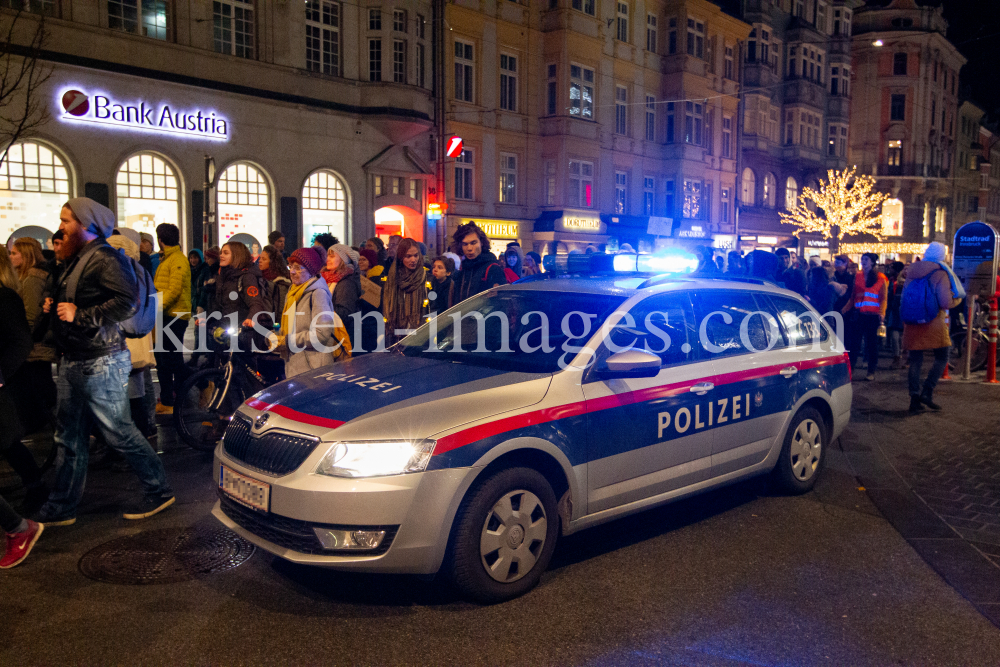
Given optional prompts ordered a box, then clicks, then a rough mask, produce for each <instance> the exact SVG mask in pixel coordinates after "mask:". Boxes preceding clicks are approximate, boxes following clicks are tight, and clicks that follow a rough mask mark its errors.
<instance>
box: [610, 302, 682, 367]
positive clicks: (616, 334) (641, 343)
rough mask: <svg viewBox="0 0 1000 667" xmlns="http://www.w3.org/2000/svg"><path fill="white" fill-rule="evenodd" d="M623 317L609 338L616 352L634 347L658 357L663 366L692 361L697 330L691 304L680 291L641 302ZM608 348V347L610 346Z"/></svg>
mask: <svg viewBox="0 0 1000 667" xmlns="http://www.w3.org/2000/svg"><path fill="white" fill-rule="evenodd" d="M628 314H629V316H630V317H631V319H627V318H622V319H621V320H620V321H619V322H618V325H617V326H616V327H614V328H613V329H612V330H611V332H610V335H609V337H608V339H609V342H610V343H613V344H614V346H615V347H614V348H612V349H611V350H609V351H615V349H618V350H621V349H627V348H630V347H632V348H637V349H640V350H646V351H647V352H651V353H653V354H655V355H657V356H659V357H660V359H661V360H662V362H663V365H664V366H676V365H679V364H684V363H687V362H689V361H693V360H694V359H696V358H697V354H698V328H697V326H695V322H694V315H693V313H692V311H691V301H690V299H689V298H688V295H687V294H686V293H683V292H672V293H668V294H658V295H656V296H652V297H650V298H648V299H644V300H643V301H641V302H640V303H638V304H636V306H635V307H634V308H632V310H630V311H629V313H628ZM609 347H611V346H610V345H609Z"/></svg>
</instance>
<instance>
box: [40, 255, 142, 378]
mask: <svg viewBox="0 0 1000 667" xmlns="http://www.w3.org/2000/svg"><path fill="white" fill-rule="evenodd" d="M93 245H97V246H99V247H98V248H97V250H96V251H95V252H94V253H93V254H92V255H91V256H90V258H89V259H88V260H87V264H86V266H85V267H84V269H83V274H82V275H81V276H80V282H79V283H77V286H76V299H75V300H74V301H75V303H76V306H77V308H76V317H75V318H74V319H73V321H72V322H64V321H62V320H61V319H59V316H58V315H57V314H56V307H57V305H58V304H59V303H60V302H63V301H66V282H67V280H68V279H69V276H70V274H72V273H73V269H74V268H75V267H76V263H77V262H78V261H79V260H80V257H82V256H83V255H84V254H85V253H86V252H87V250H88V249H89V248H90V247H91V246H93ZM138 290H139V286H138V283H137V282H136V277H135V272H133V271H132V267H131V266H130V265H129V264H128V263H127V259H126V257H125V256H124V255H122V254H121V253H120V252H118V251H117V250H115V249H114V248H112V247H111V246H109V245H108V242H107V241H105V240H104V239H103V238H97V239H94V240H93V241H91V242H90V243H88V244H87V245H85V246H84V247H83V248H81V249H80V252H79V254H77V256H76V257H74V258H73V259H72V260H70V261H69V262H67V264H66V268H65V270H63V272H62V274H61V275H60V276H59V281H58V283H57V284H56V287H55V295H54V299H55V303H53V304H52V309H51V311H50V316H51V317H50V321H51V327H52V331H53V332H54V333H55V343H56V349H57V350H58V351H59V354H61V355H63V356H65V357H67V358H68V359H69V360H70V361H83V360H87V359H97V358H99V357H103V356H107V355H109V354H113V353H115V352H120V351H122V350H124V349H126V347H125V338H124V337H123V336H122V335H121V333H120V332H119V330H118V323H119V322H123V321H124V320H127V319H128V318H129V317H131V316H132V315H133V314H135V310H136V298H137V295H138V293H139V292H138Z"/></svg>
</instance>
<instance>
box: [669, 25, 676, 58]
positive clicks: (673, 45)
mask: <svg viewBox="0 0 1000 667" xmlns="http://www.w3.org/2000/svg"><path fill="white" fill-rule="evenodd" d="M670 28H671V29H670V32H669V33H667V53H669V54H670V55H674V54H675V53H677V30H675V28H677V19H670Z"/></svg>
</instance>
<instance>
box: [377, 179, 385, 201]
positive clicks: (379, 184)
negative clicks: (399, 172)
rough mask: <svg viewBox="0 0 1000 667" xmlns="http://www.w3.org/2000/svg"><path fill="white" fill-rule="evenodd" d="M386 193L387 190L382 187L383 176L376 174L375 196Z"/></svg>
mask: <svg viewBox="0 0 1000 667" xmlns="http://www.w3.org/2000/svg"><path fill="white" fill-rule="evenodd" d="M384 194H385V190H383V189H382V177H381V176H376V177H375V196H376V197H381V196H382V195H384Z"/></svg>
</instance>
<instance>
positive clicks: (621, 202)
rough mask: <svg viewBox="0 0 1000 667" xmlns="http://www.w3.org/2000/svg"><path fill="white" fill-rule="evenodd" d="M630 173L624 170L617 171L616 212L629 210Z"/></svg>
mask: <svg viewBox="0 0 1000 667" xmlns="http://www.w3.org/2000/svg"><path fill="white" fill-rule="evenodd" d="M627 201H628V174H626V173H625V172H624V171H616V172H615V213H625V212H626V211H627V210H628V204H627Z"/></svg>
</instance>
